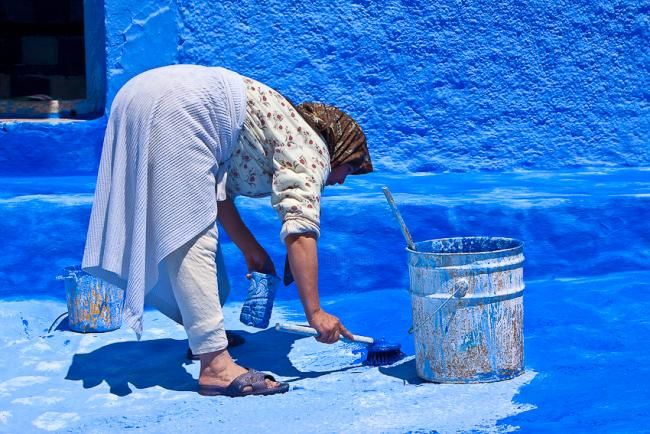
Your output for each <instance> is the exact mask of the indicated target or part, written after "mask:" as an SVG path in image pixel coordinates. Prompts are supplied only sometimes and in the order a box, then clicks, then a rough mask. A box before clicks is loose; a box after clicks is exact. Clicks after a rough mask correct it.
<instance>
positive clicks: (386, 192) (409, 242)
mask: <svg viewBox="0 0 650 434" xmlns="http://www.w3.org/2000/svg"><path fill="white" fill-rule="evenodd" d="M381 190H382V191H383V192H384V196H386V200H387V201H388V205H390V209H391V210H392V211H393V215H394V216H395V218H396V219H397V222H398V223H399V227H400V229H402V234H404V238H405V239H406V244H407V245H408V246H409V249H411V250H413V251H416V250H417V249H416V248H415V243H414V242H413V238H411V233H410V232H409V230H408V228H407V227H406V223H404V219H403V218H402V214H400V212H399V210H398V209H397V205H396V204H395V199H393V195H392V194H390V190H389V189H388V187H382V188H381Z"/></svg>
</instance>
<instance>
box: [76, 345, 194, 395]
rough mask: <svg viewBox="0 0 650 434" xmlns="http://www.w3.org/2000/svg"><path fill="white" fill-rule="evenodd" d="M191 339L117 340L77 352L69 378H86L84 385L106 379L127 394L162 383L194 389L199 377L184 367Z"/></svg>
mask: <svg viewBox="0 0 650 434" xmlns="http://www.w3.org/2000/svg"><path fill="white" fill-rule="evenodd" d="M186 351H187V340H175V339H154V340H146V341H140V342H134V341H129V342H117V343H113V344H109V345H106V346H103V347H101V348H98V349H96V350H95V351H92V352H90V353H86V354H75V355H74V356H73V358H72V364H71V365H70V369H68V374H67V375H66V377H65V379H66V380H81V381H83V387H84V389H90V388H92V387H95V386H98V385H99V384H101V382H102V381H106V383H107V384H108V385H109V387H110V392H111V393H112V394H115V395H118V396H126V395H128V394H130V393H131V392H132V390H131V388H130V387H129V383H131V384H132V385H133V386H134V387H135V388H137V389H145V388H148V387H153V386H160V387H163V388H165V389H167V390H175V391H179V392H180V391H193V390H196V389H197V385H196V380H195V379H194V378H193V377H192V375H190V374H189V373H188V372H187V371H186V370H185V369H184V368H183V366H184V365H187V364H190V363H191V362H190V361H189V360H187V359H186V358H185V352H186Z"/></svg>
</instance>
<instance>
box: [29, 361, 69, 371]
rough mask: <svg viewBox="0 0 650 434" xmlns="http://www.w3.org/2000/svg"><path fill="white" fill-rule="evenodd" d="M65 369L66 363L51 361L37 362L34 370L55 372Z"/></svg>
mask: <svg viewBox="0 0 650 434" xmlns="http://www.w3.org/2000/svg"><path fill="white" fill-rule="evenodd" d="M66 368H67V362H62V361H52V362H38V363H37V364H36V368H35V369H36V370H37V371H39V372H57V371H62V370H64V369H66Z"/></svg>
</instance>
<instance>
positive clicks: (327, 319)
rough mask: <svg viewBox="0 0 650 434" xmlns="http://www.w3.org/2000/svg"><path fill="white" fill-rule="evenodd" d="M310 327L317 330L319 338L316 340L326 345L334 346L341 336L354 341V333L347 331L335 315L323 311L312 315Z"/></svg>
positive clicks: (320, 310)
mask: <svg viewBox="0 0 650 434" xmlns="http://www.w3.org/2000/svg"><path fill="white" fill-rule="evenodd" d="M307 320H308V321H309V325H310V326H312V327H313V328H315V329H316V331H317V332H318V336H316V340H317V341H318V342H322V343H324V344H333V343H334V342H336V341H338V340H339V338H340V337H341V335H343V336H345V337H346V338H348V339H350V340H352V338H353V336H352V333H350V332H349V331H348V329H346V328H345V327H344V326H343V324H341V321H340V320H339V319H338V318H337V317H335V316H334V315H330V314H329V313H327V312H325V311H324V310H322V309H319V310H317V311H316V312H314V313H312V314H311V315H310V316H309V318H307Z"/></svg>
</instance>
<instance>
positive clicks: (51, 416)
mask: <svg viewBox="0 0 650 434" xmlns="http://www.w3.org/2000/svg"><path fill="white" fill-rule="evenodd" d="M79 419H80V417H79V415H78V414H77V413H59V412H56V411H48V412H45V413H43V414H41V415H40V416H39V417H37V418H36V419H34V420H33V421H32V425H34V426H35V427H36V428H40V429H44V430H45V431H57V430H60V429H63V428H65V427H67V426H68V425H70V424H71V423H74V422H76V421H78V420H79Z"/></svg>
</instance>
